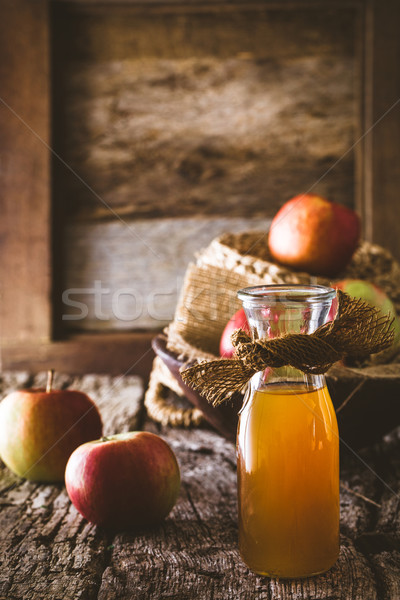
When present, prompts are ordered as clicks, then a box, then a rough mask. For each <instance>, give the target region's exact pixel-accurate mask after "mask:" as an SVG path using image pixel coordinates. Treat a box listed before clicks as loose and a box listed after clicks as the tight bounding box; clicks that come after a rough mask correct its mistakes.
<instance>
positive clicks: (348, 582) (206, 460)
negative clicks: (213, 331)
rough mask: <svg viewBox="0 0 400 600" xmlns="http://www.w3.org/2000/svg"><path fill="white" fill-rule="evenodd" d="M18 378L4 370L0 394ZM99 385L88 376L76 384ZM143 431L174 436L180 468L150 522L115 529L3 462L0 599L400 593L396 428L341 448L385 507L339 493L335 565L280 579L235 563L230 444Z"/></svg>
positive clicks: (190, 434) (316, 598) (200, 435)
mask: <svg viewBox="0 0 400 600" xmlns="http://www.w3.org/2000/svg"><path fill="white" fill-rule="evenodd" d="M42 377H43V375H41V376H40V378H36V379H37V380H39V381H40V379H41V378H42ZM15 378H16V376H15V375H8V374H7V375H3V377H2V379H1V381H2V386H3V393H4V392H5V391H6V389H7V386H14V385H15V381H16V379H15ZM17 378H19V381H20V382H21V383H24V382H25V383H27V382H29V380H30V379H32V378H29V375H28V374H22V375H18V377H17ZM69 381H70V379H69V378H68V377H66V378H65V377H63V378H60V379H59V382H60V384H61V385H66V384H67V383H68V382H69ZM79 383H80V382H79V380H74V385H75V386H76V387H79V385H78V384H79ZM104 383H106V384H107V385H108V384H109V381H107V380H105V379H102V380H100V381H99V382H96V380H95V379H93V378H89V379H87V378H86V379H84V380H83V381H82V386H83V387H86V388H87V389H92V390H93V389H96V388H97V387H99V388H102V387H103V385H104ZM107 385H106V387H107ZM117 404H118V403H117ZM121 409H122V411H123V412H124V411H125V410H126V405H125V406H124V407H123V408H122V407H121V405H120V406H119V407H118V406H114V404H113V401H112V399H110V402H109V403H107V405H105V406H104V410H108V411H109V413H108V414H110V415H113V418H116V416H115V415H116V414H117V413H118V412H119V411H120V410H121ZM119 418H120V419H121V421H120V422H121V423H122V422H123V415H122V414H120V415H119ZM146 429H148V430H151V431H154V432H157V433H159V434H161V435H162V436H163V437H164V438H165V439H166V440H167V441H168V442H169V443H170V445H171V447H172V448H173V450H174V451H175V453H176V455H177V458H178V460H179V463H180V467H181V475H182V487H181V493H180V496H179V499H178V502H177V504H176V506H175V508H174V509H173V511H172V512H171V514H170V515H169V517H168V518H167V519H166V521H165V522H164V524H163V525H162V526H161V527H159V528H156V529H154V530H152V531H140V532H137V533H133V532H124V533H121V534H118V535H114V536H110V535H108V534H106V533H105V532H103V531H101V530H99V529H97V528H95V527H92V526H90V525H88V524H87V523H86V522H85V521H84V520H83V519H81V518H80V517H79V516H78V514H77V512H76V511H75V509H74V508H73V507H72V506H71V505H70V503H69V501H68V498H67V495H66V493H65V490H64V489H63V487H62V486H46V485H38V484H33V483H27V482H22V481H21V480H19V479H18V478H15V477H14V476H12V475H10V473H9V472H8V471H7V469H5V468H3V469H2V470H1V476H0V506H1V512H0V562H1V569H0V598H7V600H17V599H18V600H20V599H21V598H29V599H32V600H43V598H46V600H58V599H60V598H63V599H66V600H76V599H85V600H94V599H99V600H113V599H118V600H128V599H131V598H135V599H138V600H153V599H154V600H160V599H164V600H166V599H168V598H169V599H173V600H191V599H193V600H209V599H213V600H222V599H223V600H237V599H238V598H240V600H253V599H254V598H257V599H264V600H278V599H280V600H367V599H368V600H398V598H399V545H400V516H399V497H398V495H399V483H398V482H399V476H400V460H399V450H400V430H397V431H395V432H393V433H392V434H391V435H390V436H388V437H387V438H386V439H385V440H383V441H382V442H381V443H380V444H378V445H376V446H374V447H371V448H369V449H367V450H364V451H363V452H362V454H361V455H360V457H357V456H355V455H354V454H352V453H348V454H346V455H342V465H341V476H342V481H343V483H345V484H346V485H348V486H349V487H350V488H351V489H352V490H354V491H358V492H360V493H362V494H364V495H366V496H369V497H370V498H371V499H373V500H374V501H376V502H378V503H380V504H381V506H382V508H378V507H376V506H374V505H372V504H370V503H368V502H366V501H365V500H363V499H361V498H359V497H357V496H355V495H354V494H352V493H351V492H348V491H345V490H343V491H342V494H341V531H342V537H341V554H340V558H339V561H338V563H337V564H336V565H335V566H334V567H333V568H332V569H331V570H330V571H329V572H328V573H326V574H325V575H321V576H319V577H315V578H312V579H304V580H295V581H284V580H280V581H279V580H274V579H268V578H263V577H259V576H257V575H254V574H252V573H251V572H249V570H248V569H247V568H246V567H245V565H244V564H243V563H242V562H241V560H240V557H239V554H238V549H237V542H236V539H237V517H236V491H235V490H236V459H235V449H234V446H233V444H231V443H229V442H226V441H225V440H223V439H222V438H221V437H219V436H218V435H217V434H215V433H214V432H211V431H209V430H208V429H196V430H191V431H183V430H179V429H161V430H159V429H158V428H157V427H156V425H155V424H153V423H147V424H146ZM387 486H389V487H390V488H391V490H390V489H389V488H388V487H387Z"/></svg>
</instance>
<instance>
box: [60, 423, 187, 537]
mask: <svg viewBox="0 0 400 600" xmlns="http://www.w3.org/2000/svg"><path fill="white" fill-rule="evenodd" d="M65 485H66V488H67V492H68V495H69V497H70V499H71V502H72V504H73V505H74V506H75V508H76V509H77V510H78V511H79V512H80V513H81V515H82V516H83V517H85V519H87V520H88V521H90V522H91V523H94V524H96V525H99V526H101V527H103V528H106V529H110V530H113V531H121V530H124V529H137V528H141V527H151V526H153V525H156V524H158V523H160V522H161V521H162V520H163V519H164V518H165V517H166V516H167V515H168V513H169V512H170V511H171V509H172V507H173V506H174V504H175V502H176V499H177V497H178V494H179V487H180V472H179V466H178V463H177V460H176V457H175V454H174V453H173V451H172V450H171V448H170V446H169V445H168V444H167V443H166V442H165V441H164V440H163V439H162V438H161V437H159V436H157V435H155V434H153V433H148V432H145V431H133V432H129V433H119V434H115V435H112V436H108V437H104V438H101V439H99V440H95V441H92V442H88V443H86V444H83V445H82V446H79V448H77V449H76V450H75V451H74V452H73V453H72V454H71V456H70V459H69V461H68V464H67V468H66V469H65Z"/></svg>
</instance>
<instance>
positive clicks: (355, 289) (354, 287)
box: [329, 279, 400, 356]
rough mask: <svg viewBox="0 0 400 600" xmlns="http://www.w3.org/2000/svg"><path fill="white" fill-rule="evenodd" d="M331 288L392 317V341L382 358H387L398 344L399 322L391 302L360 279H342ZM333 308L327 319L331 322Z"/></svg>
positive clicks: (378, 288) (375, 286)
mask: <svg viewBox="0 0 400 600" xmlns="http://www.w3.org/2000/svg"><path fill="white" fill-rule="evenodd" d="M332 287H335V288H336V289H339V290H342V291H343V292H346V293H347V294H349V296H352V297H353V298H360V299H361V300H364V301H365V302H368V304H371V306H375V307H376V308H379V310H380V312H381V313H382V315H385V316H389V315H390V316H391V317H393V319H394V320H393V329H394V341H393V345H392V346H391V348H389V349H388V350H384V351H383V352H384V356H389V354H391V353H393V351H394V350H395V349H396V348H397V346H398V345H399V344H400V321H399V318H398V316H397V313H396V309H395V307H394V304H393V302H392V301H391V300H390V298H389V297H388V296H387V294H385V292H384V291H383V290H382V289H381V288H380V287H378V286H377V285H375V284H374V283H372V282H370V281H365V280H362V279H343V280H342V281H338V282H336V283H334V284H333V286H332ZM334 311H335V308H332V309H331V312H330V314H329V319H330V320H332V319H334V317H335V312H334Z"/></svg>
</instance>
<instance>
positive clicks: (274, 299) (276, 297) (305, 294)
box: [237, 283, 336, 306]
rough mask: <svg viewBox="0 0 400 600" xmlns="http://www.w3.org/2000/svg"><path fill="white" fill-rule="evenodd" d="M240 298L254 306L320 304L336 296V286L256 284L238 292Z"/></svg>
mask: <svg viewBox="0 0 400 600" xmlns="http://www.w3.org/2000/svg"><path fill="white" fill-rule="evenodd" d="M237 296H238V298H239V300H241V301H242V302H243V303H246V304H250V305H252V306H256V305H265V304H266V303H268V304H294V305H299V304H319V303H321V302H331V301H332V300H333V298H334V297H335V296H336V290H335V289H334V288H330V287H326V286H323V285H304V284H301V283H298V284H291V285H285V284H272V285H255V286H251V287H246V288H242V289H241V290H239V291H238V292H237Z"/></svg>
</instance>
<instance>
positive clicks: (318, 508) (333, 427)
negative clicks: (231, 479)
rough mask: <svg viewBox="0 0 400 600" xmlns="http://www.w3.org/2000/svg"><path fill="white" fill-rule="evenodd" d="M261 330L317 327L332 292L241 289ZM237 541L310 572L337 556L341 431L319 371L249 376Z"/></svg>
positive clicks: (260, 556)
mask: <svg viewBox="0 0 400 600" xmlns="http://www.w3.org/2000/svg"><path fill="white" fill-rule="evenodd" d="M238 295H239V298H240V299H241V300H242V302H243V306H244V309H245V312H246V316H247V319H248V322H249V325H250V328H251V330H252V334H253V337H254V338H255V339H258V338H262V337H269V338H273V337H276V336H279V335H282V334H285V333H312V332H313V331H314V330H315V329H316V328H317V327H319V326H320V325H322V324H324V323H325V321H326V319H327V315H328V313H329V309H330V306H331V303H332V300H333V298H334V297H335V291H334V290H332V289H330V288H325V287H322V286H257V287H253V288H246V289H244V290H241V291H240V292H239V294H238ZM237 460H238V509H239V549H240V553H241V556H242V558H243V560H244V562H245V563H246V564H247V565H248V567H250V569H251V570H253V571H255V572H256V573H259V574H261V575H267V576H270V577H282V578H285V577H289V578H295V577H307V576H311V575H315V574H317V573H322V572H323V571H326V570H327V569H329V568H330V567H331V566H332V565H333V564H334V563H335V562H336V560H337V558H338V555H339V437H338V428H337V421H336V415H335V411H334V408H333V405H332V401H331V398H330V396H329V392H328V390H327V387H326V384H325V378H324V376H323V375H305V374H304V373H302V372H300V371H298V370H297V369H294V368H292V367H282V368H279V369H269V368H268V369H266V370H265V371H263V372H261V373H257V374H256V375H254V377H253V378H252V380H251V382H250V384H249V388H248V390H247V392H246V395H245V399H244V404H243V407H242V409H241V412H240V415H239V424H238V434H237Z"/></svg>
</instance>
